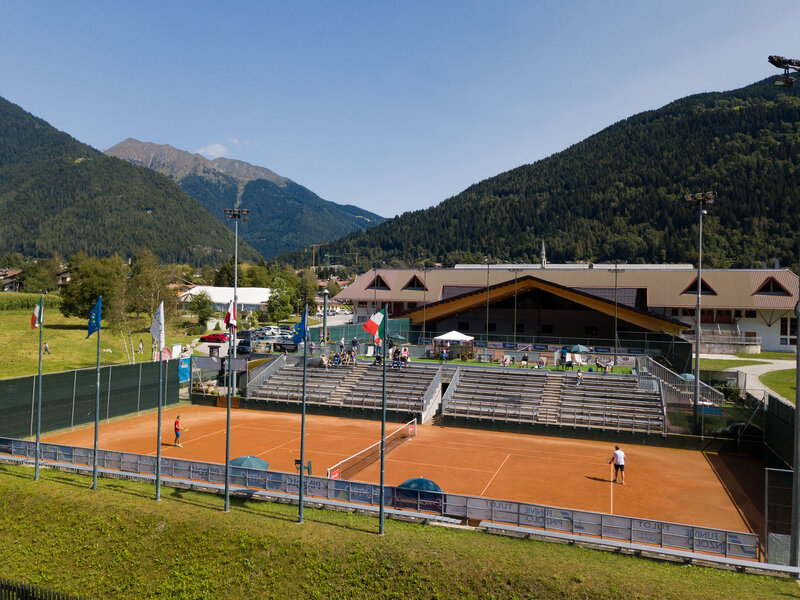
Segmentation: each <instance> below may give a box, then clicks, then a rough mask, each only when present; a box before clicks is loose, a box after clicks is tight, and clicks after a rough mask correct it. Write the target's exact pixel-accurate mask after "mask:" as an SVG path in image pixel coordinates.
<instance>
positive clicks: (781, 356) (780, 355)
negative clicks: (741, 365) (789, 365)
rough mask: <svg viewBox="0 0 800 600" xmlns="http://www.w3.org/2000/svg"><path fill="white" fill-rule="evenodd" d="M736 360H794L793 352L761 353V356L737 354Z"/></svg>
mask: <svg viewBox="0 0 800 600" xmlns="http://www.w3.org/2000/svg"><path fill="white" fill-rule="evenodd" d="M736 357H737V358H745V359H748V360H749V359H751V358H755V359H759V358H760V359H763V360H794V352H762V353H761V354H743V353H740V354H737V355H736Z"/></svg>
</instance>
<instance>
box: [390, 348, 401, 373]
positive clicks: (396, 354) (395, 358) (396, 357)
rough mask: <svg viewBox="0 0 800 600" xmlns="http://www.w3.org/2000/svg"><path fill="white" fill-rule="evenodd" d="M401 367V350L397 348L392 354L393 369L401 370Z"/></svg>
mask: <svg viewBox="0 0 800 600" xmlns="http://www.w3.org/2000/svg"><path fill="white" fill-rule="evenodd" d="M400 367H401V364H400V348H395V349H394V352H392V368H393V369H399V368H400Z"/></svg>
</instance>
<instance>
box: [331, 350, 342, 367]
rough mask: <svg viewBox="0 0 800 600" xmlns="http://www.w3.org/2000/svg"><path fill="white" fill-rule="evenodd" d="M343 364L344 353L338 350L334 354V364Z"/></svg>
mask: <svg viewBox="0 0 800 600" xmlns="http://www.w3.org/2000/svg"><path fill="white" fill-rule="evenodd" d="M340 364H342V355H341V354H339V353H338V352H337V353H336V354H334V355H333V366H335V367H337V366H339V365H340Z"/></svg>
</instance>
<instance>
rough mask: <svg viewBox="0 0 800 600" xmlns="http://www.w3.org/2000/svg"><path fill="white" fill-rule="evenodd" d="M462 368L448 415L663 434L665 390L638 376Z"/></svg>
mask: <svg viewBox="0 0 800 600" xmlns="http://www.w3.org/2000/svg"><path fill="white" fill-rule="evenodd" d="M581 377H582V379H581V380H580V383H579V380H578V375H577V373H569V374H567V373H563V372H558V371H547V370H543V369H472V368H461V369H460V373H459V376H458V378H457V384H456V387H455V389H454V390H453V391H452V392H451V393H449V394H448V395H447V396H446V398H445V402H444V404H443V409H442V414H443V415H444V416H445V417H454V418H461V419H466V420H472V419H475V420H478V421H486V420H488V421H492V422H493V421H507V422H516V423H530V424H531V425H544V426H556V427H572V428H575V429H577V428H584V429H601V430H611V431H629V432H637V433H646V434H650V433H660V434H663V433H664V426H665V422H666V419H665V418H664V405H663V402H662V398H661V393H660V391H659V389H658V388H657V387H656V388H655V389H653V388H652V387H651V388H649V389H648V388H647V386H643V385H642V384H641V382H640V379H639V378H638V377H637V376H635V375H619V374H599V373H598V374H594V373H582V374H581Z"/></svg>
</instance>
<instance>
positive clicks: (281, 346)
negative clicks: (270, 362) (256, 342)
mask: <svg viewBox="0 0 800 600" xmlns="http://www.w3.org/2000/svg"><path fill="white" fill-rule="evenodd" d="M272 348H273V349H274V350H275V352H283V351H284V350H286V351H287V352H297V344H295V343H294V340H292V338H290V337H288V336H283V337H280V338H278V339H277V340H276V341H275V343H274V344H272Z"/></svg>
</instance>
